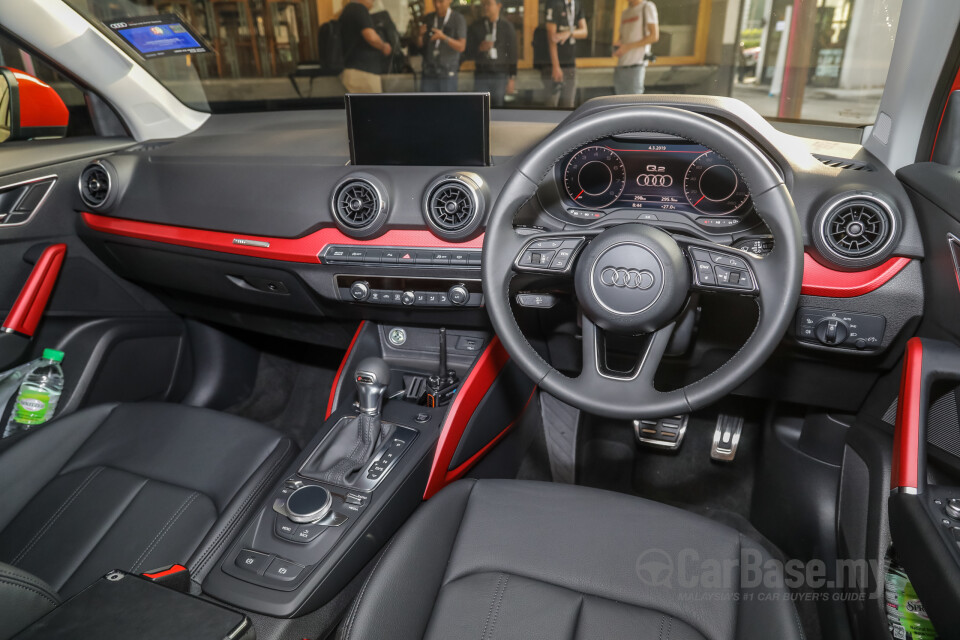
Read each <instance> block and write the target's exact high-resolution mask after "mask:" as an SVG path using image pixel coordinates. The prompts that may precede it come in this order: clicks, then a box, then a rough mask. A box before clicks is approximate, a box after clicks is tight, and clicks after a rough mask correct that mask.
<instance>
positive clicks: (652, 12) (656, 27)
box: [613, 0, 660, 94]
mask: <svg viewBox="0 0 960 640" xmlns="http://www.w3.org/2000/svg"><path fill="white" fill-rule="evenodd" d="M659 39H660V18H659V17H658V15H657V5H655V4H653V2H651V1H650V0H630V3H629V4H628V5H627V8H626V9H624V10H623V13H622V14H621V15H620V42H618V43H617V44H616V45H615V46H614V49H613V55H614V56H616V57H617V58H618V60H617V66H616V68H615V69H614V70H613V90H614V93H617V94H638V93H643V81H644V78H645V77H646V75H647V62H648V61H647V54H649V53H650V48H651V47H650V45H652V44H653V43H654V42H656V41H657V40H659Z"/></svg>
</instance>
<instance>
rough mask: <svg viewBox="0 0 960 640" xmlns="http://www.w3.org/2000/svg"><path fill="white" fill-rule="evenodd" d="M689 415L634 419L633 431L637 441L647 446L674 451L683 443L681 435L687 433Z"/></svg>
mask: <svg viewBox="0 0 960 640" xmlns="http://www.w3.org/2000/svg"><path fill="white" fill-rule="evenodd" d="M689 420H690V416H689V415H688V414H683V415H679V416H670V417H669V418H660V419H658V420H634V421H633V433H634V434H635V435H636V436H637V442H639V443H640V444H641V445H644V446H647V447H653V448H656V449H660V450H665V451H676V450H677V449H679V448H680V445H681V443H683V436H684V435H685V434H686V433H687V422H689Z"/></svg>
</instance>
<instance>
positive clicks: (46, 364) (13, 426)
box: [4, 349, 63, 436]
mask: <svg viewBox="0 0 960 640" xmlns="http://www.w3.org/2000/svg"><path fill="white" fill-rule="evenodd" d="M62 361H63V352H62V351H56V350H55V349H44V350H43V356H42V357H41V358H40V359H39V360H37V361H36V366H35V367H34V368H33V370H32V371H30V372H29V373H28V374H27V375H26V377H24V379H23V382H22V383H21V384H20V392H19V393H18V394H17V401H16V403H15V404H14V405H13V411H11V412H10V419H9V420H8V421H7V428H6V429H5V430H4V436H7V435H13V434H15V433H19V432H20V431H26V430H28V429H32V428H33V427H36V426H37V425H41V424H43V423H44V422H47V421H48V420H50V419H51V418H52V417H53V414H54V412H55V411H56V410H57V403H58V402H59V401H60V394H61V393H63V369H62V368H61V367H60V363H61V362H62Z"/></svg>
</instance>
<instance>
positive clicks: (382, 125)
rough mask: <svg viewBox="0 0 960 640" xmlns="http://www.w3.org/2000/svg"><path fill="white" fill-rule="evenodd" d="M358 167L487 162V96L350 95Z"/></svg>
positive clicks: (352, 148) (352, 141)
mask: <svg viewBox="0 0 960 640" xmlns="http://www.w3.org/2000/svg"><path fill="white" fill-rule="evenodd" d="M346 103H347V123H348V124H347V127H348V131H349V135H350V160H351V162H352V163H353V164H356V165H422V166H444V165H456V166H467V167H481V166H485V165H488V164H490V94H488V93H381V94H348V95H347V96H346Z"/></svg>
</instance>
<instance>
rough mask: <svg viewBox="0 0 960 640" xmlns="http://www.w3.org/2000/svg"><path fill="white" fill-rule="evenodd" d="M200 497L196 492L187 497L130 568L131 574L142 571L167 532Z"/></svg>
mask: <svg viewBox="0 0 960 640" xmlns="http://www.w3.org/2000/svg"><path fill="white" fill-rule="evenodd" d="M198 497H200V493H199V492H197V491H194V492H193V493H191V494H190V495H189V496H187V497H186V499H185V500H184V501H183V502H181V503H180V507H179V508H177V510H176V511H175V512H174V513H173V515H172V516H170V518H168V519H167V522H166V524H164V525H163V527H162V528H161V529H160V531H159V532H157V535H156V536H154V537H153V540H151V541H150V544H148V545H147V548H146V549H144V550H143V553H141V554H140V557H139V558H137V560H136V562H134V563H133V566H132V567H131V568H130V572H131V573H136V572H137V570H138V569H140V565H141V564H142V563H143V562H144V560H146V559H147V558H148V557H150V554H151V553H153V550H154V549H155V548H156V547H157V545H158V544H160V541H161V540H163V538H164V536H166V535H167V532H169V531H170V529H171V528H173V525H174V524H176V522H177V520H179V519H180V516H182V515H183V514H184V513H185V512H186V511H187V509H189V508H190V505H192V504H193V502H194V501H195V500H196V499H197V498H198Z"/></svg>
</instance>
